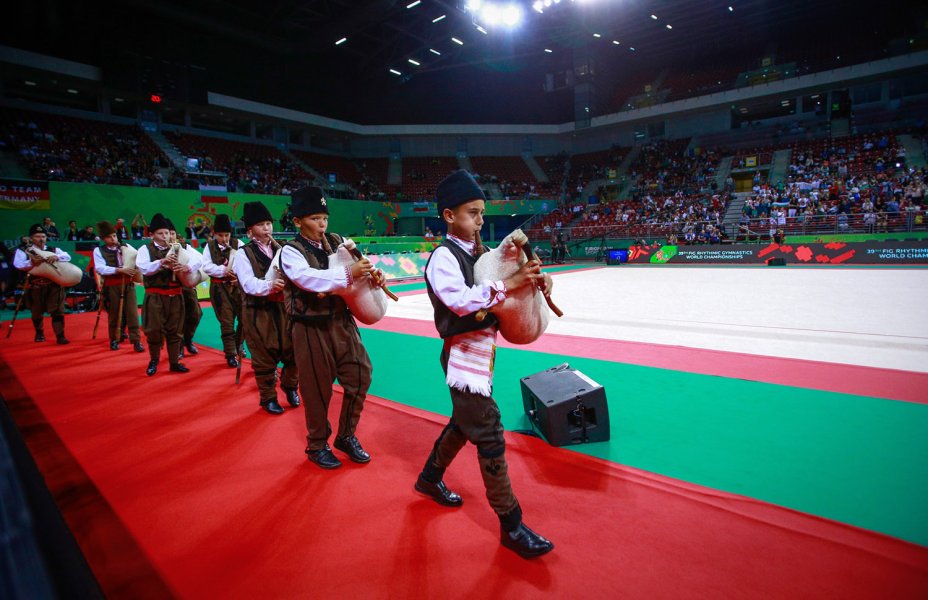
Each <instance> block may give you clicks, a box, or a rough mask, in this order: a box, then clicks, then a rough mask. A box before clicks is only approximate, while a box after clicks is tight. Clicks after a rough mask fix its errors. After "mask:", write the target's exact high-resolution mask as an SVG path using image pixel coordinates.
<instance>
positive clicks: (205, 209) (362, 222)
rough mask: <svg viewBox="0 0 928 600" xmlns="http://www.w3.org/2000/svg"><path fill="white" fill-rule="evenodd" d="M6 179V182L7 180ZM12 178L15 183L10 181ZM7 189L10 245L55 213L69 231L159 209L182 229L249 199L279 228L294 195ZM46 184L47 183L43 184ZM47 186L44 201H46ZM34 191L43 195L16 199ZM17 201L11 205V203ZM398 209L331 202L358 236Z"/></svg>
mask: <svg viewBox="0 0 928 600" xmlns="http://www.w3.org/2000/svg"><path fill="white" fill-rule="evenodd" d="M4 181H5V182H7V183H6V184H4V183H3V182H4ZM9 182H12V183H9ZM0 185H6V189H7V192H6V193H4V194H0V196H3V197H4V198H14V200H9V201H6V200H4V204H3V206H2V207H0V215H2V217H3V218H2V219H0V239H2V240H3V241H4V243H5V244H6V245H7V246H15V245H17V244H18V243H19V241H18V239H19V237H20V236H22V235H25V234H26V233H27V232H28V231H29V227H30V226H31V225H32V224H34V223H41V222H42V219H43V218H44V217H46V216H48V217H51V218H52V220H53V221H54V222H55V225H56V226H57V228H58V231H59V232H60V233H61V234H62V235H64V234H65V232H66V231H67V229H68V221H72V220H73V221H77V225H78V228H81V229H82V228H84V227H85V226H87V225H94V224H96V223H97V222H98V221H102V220H108V221H112V222H115V220H116V219H117V218H122V219H123V220H124V221H125V223H126V225H130V224H131V223H132V220H133V219H134V218H135V217H136V216H141V217H144V218H145V220H146V222H147V221H149V220H151V217H152V216H153V215H154V214H155V213H157V212H160V213H163V214H164V215H165V216H166V217H168V218H169V219H171V220H172V221H173V222H174V224H175V225H176V226H177V227H178V228H179V229H182V228H183V227H185V226H186V224H187V220H188V219H193V220H194V222H197V223H198V222H201V221H203V220H205V219H209V220H210V222H212V220H213V219H214V218H215V216H216V215H217V214H227V215H229V217H230V218H231V219H232V221H233V222H238V221H241V218H242V210H243V208H242V207H243V206H244V204H245V203H246V202H256V201H260V202H263V203H264V204H265V205H266V206H267V208H268V210H269V211H270V212H271V215H273V216H274V218H275V223H274V228H275V229H278V230H279V229H281V228H282V227H281V224H280V222H279V220H280V217H282V216H283V214H284V210H285V209H286V208H287V206H288V205H289V203H290V198H289V196H271V195H265V194H243V193H240V192H235V193H221V192H220V193H217V192H212V191H200V190H175V189H164V188H145V187H133V186H121V185H97V184H92V183H62V182H56V181H53V182H50V183H46V182H34V181H24V180H0ZM43 186H44V188H43ZM43 189H44V190H45V191H44V193H45V195H46V198H45V201H44V202H45V203H44V204H43V201H40V200H41V197H42V190H43ZM28 194H32V195H33V196H36V197H38V198H39V200H37V201H35V202H32V201H28V202H27V201H25V200H22V201H20V200H15V198H20V197H23V196H25V195H28ZM10 203H12V204H10ZM398 216H399V209H398V208H397V206H396V205H394V204H392V203H390V202H369V201H363V200H331V201H330V202H329V229H330V231H334V232H336V233H340V234H343V235H347V236H349V237H356V236H360V235H365V234H366V235H390V234H392V233H393V222H394V219H396V218H397V217H398Z"/></svg>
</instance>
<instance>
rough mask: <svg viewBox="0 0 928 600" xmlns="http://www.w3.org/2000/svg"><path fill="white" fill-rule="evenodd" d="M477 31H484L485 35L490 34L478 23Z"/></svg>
mask: <svg viewBox="0 0 928 600" xmlns="http://www.w3.org/2000/svg"><path fill="white" fill-rule="evenodd" d="M477 31H479V32H480V33H482V34H483V35H488V34H487V30H486V29H484V28H483V27H481V26H480V25H477Z"/></svg>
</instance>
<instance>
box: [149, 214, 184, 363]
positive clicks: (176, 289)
mask: <svg viewBox="0 0 928 600" xmlns="http://www.w3.org/2000/svg"><path fill="white" fill-rule="evenodd" d="M149 231H150V233H151V242H150V243H148V244H145V245H144V246H142V247H141V248H139V253H138V255H137V256H136V257H135V266H136V267H137V268H138V270H139V271H141V273H142V280H143V282H144V284H145V300H144V301H143V303H142V329H143V330H144V331H145V337H146V338H147V339H148V354H149V358H150V360H149V363H148V369H146V371H145V372H146V373H147V374H148V376H149V377H150V376H152V375H154V374H155V373H156V372H157V371H158V359H159V358H160V356H161V346H162V345H163V344H164V343H165V341H167V346H168V361H169V362H170V363H171V371H174V372H176V373H186V372H188V371H189V370H190V369H188V368H187V367H185V366H184V365H183V364H181V362H180V344H181V340H182V335H181V327H183V324H184V298H183V296H182V295H181V294H182V293H183V288H182V287H181V284H180V281H179V280H178V278H177V274H178V273H179V272H181V271H183V270H185V269H186V270H189V269H190V267H189V266H187V265H181V264H179V263H178V262H177V258H176V257H175V256H171V257H170V258H168V257H167V254H168V250H169V249H170V246H171V241H170V240H171V231H170V225H169V224H168V220H167V219H166V218H164V216H163V215H162V214H161V213H158V214H156V215H155V216H154V217H152V218H151V225H150V229H149Z"/></svg>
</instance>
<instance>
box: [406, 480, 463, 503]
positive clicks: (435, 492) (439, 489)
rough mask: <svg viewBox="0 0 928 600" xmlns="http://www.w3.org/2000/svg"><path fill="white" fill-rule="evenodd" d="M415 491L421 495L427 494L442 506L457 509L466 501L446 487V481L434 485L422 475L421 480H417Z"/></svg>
mask: <svg viewBox="0 0 928 600" xmlns="http://www.w3.org/2000/svg"><path fill="white" fill-rule="evenodd" d="M415 489H416V491H417V492H419V493H420V494H425V495H426V496H428V497H429V498H431V499H432V500H434V501H435V502H438V503H439V504H441V505H442V506H454V507H457V506H461V505H462V504H464V500H463V499H462V498H461V497H460V496H459V495H457V494H455V493H454V492H452V491H451V490H449V489H448V488H447V487H445V482H444V481H439V482H438V483H432V482H431V481H428V480H427V479H425V477H423V476H422V474H421V473H420V474H419V479H417V480H416V485H415Z"/></svg>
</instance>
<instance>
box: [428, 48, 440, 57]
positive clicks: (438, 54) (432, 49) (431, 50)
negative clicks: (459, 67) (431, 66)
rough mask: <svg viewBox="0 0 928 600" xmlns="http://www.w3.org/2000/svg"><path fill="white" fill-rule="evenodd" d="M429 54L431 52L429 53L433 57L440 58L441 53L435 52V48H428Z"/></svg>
mask: <svg viewBox="0 0 928 600" xmlns="http://www.w3.org/2000/svg"><path fill="white" fill-rule="evenodd" d="M429 52H431V53H432V54H434V55H435V56H441V52H439V51H438V50H436V49H435V48H429Z"/></svg>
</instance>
